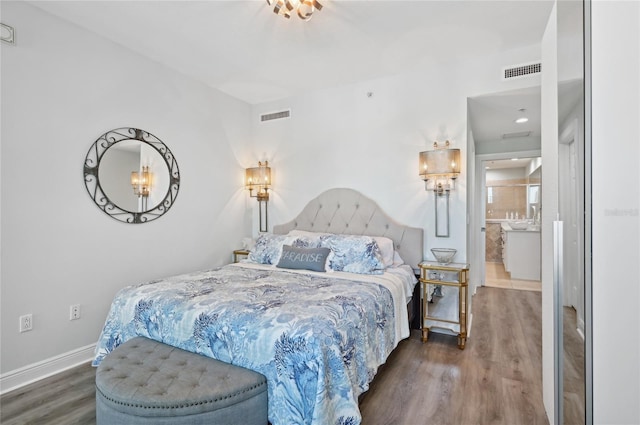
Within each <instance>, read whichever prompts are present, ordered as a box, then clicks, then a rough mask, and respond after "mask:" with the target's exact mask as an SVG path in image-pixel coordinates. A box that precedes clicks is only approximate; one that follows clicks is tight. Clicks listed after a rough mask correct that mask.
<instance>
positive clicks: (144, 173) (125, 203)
mask: <svg viewBox="0 0 640 425" xmlns="http://www.w3.org/2000/svg"><path fill="white" fill-rule="evenodd" d="M84 183H85V186H86V187H87V192H89V196H91V199H93V201H94V202H95V203H96V205H97V206H98V208H100V209H101V210H102V211H104V213H105V214H107V215H109V216H110V217H112V218H114V219H116V220H118V221H122V222H125V223H146V222H148V221H152V220H155V219H156V218H158V217H160V216H161V215H163V214H165V213H166V212H167V211H169V208H171V206H172V205H173V203H174V202H175V200H176V197H177V196H178V189H179V188H180V171H179V169H178V163H177V162H176V159H175V158H174V156H173V153H171V151H170V150H169V148H168V147H167V146H166V145H165V144H164V143H162V141H161V140H160V139H158V138H157V137H156V136H154V135H153V134H151V133H149V132H147V131H144V130H140V129H138V128H118V129H115V130H111V131H108V132H106V133H105V134H103V135H102V136H100V137H99V138H98V140H96V141H95V142H94V143H93V145H91V148H90V149H89V152H88V153H87V157H86V159H85V160H84Z"/></svg>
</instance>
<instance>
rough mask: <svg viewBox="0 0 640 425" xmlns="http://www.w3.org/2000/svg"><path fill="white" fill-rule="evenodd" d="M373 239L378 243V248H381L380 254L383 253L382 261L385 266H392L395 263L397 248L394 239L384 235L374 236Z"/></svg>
mask: <svg viewBox="0 0 640 425" xmlns="http://www.w3.org/2000/svg"><path fill="white" fill-rule="evenodd" d="M373 240H374V241H376V243H377V244H378V248H380V254H382V262H383V263H384V265H385V267H390V266H392V265H393V262H394V261H393V260H394V258H393V255H394V253H395V250H394V249H393V241H392V240H391V239H389V238H387V237H384V236H373Z"/></svg>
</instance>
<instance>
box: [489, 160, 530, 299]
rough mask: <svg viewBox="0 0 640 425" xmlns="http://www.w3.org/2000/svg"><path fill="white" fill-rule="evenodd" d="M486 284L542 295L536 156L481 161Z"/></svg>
mask: <svg viewBox="0 0 640 425" xmlns="http://www.w3.org/2000/svg"><path fill="white" fill-rule="evenodd" d="M481 167H482V169H483V173H482V174H483V179H482V186H483V188H484V195H483V201H484V202H483V212H484V228H485V232H484V234H485V243H484V245H485V249H484V263H485V264H484V265H485V275H484V285H485V286H490V287H498V288H507V289H520V290H529V291H541V289H542V284H541V277H540V275H541V260H540V256H541V251H540V242H541V239H540V211H541V203H540V200H541V190H542V187H541V184H540V183H541V173H542V161H541V158H540V157H537V156H536V157H519V156H515V155H514V156H512V157H511V158H508V159H488V160H484V161H482V165H481Z"/></svg>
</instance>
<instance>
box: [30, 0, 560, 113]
mask: <svg viewBox="0 0 640 425" xmlns="http://www.w3.org/2000/svg"><path fill="white" fill-rule="evenodd" d="M27 1H29V2H30V3H32V4H34V5H36V6H38V7H40V8H42V9H44V10H46V11H48V12H50V13H52V14H54V15H57V16H59V17H61V18H63V19H66V20H68V21H71V22H73V23H76V24H77V25H80V26H82V27H84V28H87V29H89V30H90V31H94V32H96V33H98V34H100V35H103V36H104V37H106V38H108V39H111V40H113V41H115V42H116V43H119V44H122V45H124V46H127V47H128V48H130V49H131V50H134V51H136V52H138V53H140V54H142V55H144V56H147V57H149V58H151V59H153V60H155V61H157V62H159V63H161V64H164V65H166V66H168V67H170V68H173V69H176V70H178V71H180V72H182V73H183V74H186V75H188V76H190V77H193V78H195V79H197V80H200V81H202V82H204V83H206V84H208V85H209V86H211V87H214V88H217V89H219V90H221V91H223V92H226V93H228V94H229V95H231V96H234V97H237V98H239V99H242V100H244V101H246V102H248V103H251V104H256V103H261V102H265V101H271V100H276V99H280V98H285V97H289V96H292V95H296V94H299V93H301V92H303V91H307V90H314V89H318V88H323V87H330V86H336V85H342V84H348V83H352V82H357V81H362V80H365V79H370V78H377V77H382V76H387V75H393V74H398V73H400V72H403V71H407V70H411V69H415V68H417V67H423V66H429V65H430V64H433V63H437V62H440V61H443V60H449V59H452V58H455V57H463V56H464V57H469V56H474V55H477V56H481V55H485V54H489V53H492V52H495V51H500V50H505V49H511V48H516V47H520V46H530V45H536V44H539V43H540V40H541V39H542V34H543V32H544V28H545V25H546V23H547V19H548V16H549V13H550V10H551V7H552V2H550V1H548V0H532V1H525V0H515V1H485V0H467V1H452V0H447V1H427V0H425V1H415V0H414V1H375V0H368V1H338V0H320V1H321V3H322V4H323V5H324V8H323V9H322V10H321V11H317V12H316V13H315V14H314V16H313V18H312V19H311V20H310V21H308V22H304V21H302V20H300V19H298V18H297V17H292V18H291V19H290V20H287V19H284V18H282V17H280V16H276V15H275V14H274V13H273V12H272V11H271V9H270V8H269V7H268V5H267V3H266V2H265V1H264V0H227V1H215V0H209V1H190V0H176V1H114V0H111V1H93V0H82V1H52V0H46V1H30V0H27Z"/></svg>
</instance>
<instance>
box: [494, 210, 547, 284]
mask: <svg viewBox="0 0 640 425" xmlns="http://www.w3.org/2000/svg"><path fill="white" fill-rule="evenodd" d="M500 227H501V229H500V234H501V239H502V261H503V263H504V268H505V270H506V271H507V272H509V273H511V278H512V279H523V280H540V227H539V226H534V225H529V226H527V227H526V228H525V229H518V230H516V229H514V228H512V227H511V225H510V224H509V222H508V221H504V222H502V223H501V224H500Z"/></svg>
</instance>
